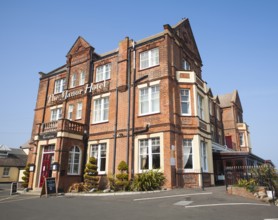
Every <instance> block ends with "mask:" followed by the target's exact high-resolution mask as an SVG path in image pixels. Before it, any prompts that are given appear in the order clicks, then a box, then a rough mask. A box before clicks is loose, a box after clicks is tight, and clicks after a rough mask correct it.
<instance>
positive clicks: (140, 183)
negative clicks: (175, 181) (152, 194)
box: [132, 170, 166, 191]
mask: <svg viewBox="0 0 278 220" xmlns="http://www.w3.org/2000/svg"><path fill="white" fill-rule="evenodd" d="M165 180H166V179H165V176H164V174H163V173H161V172H158V171H152V170H151V171H148V172H144V173H142V174H137V175H136V176H135V178H134V181H133V184H132V188H133V190H137V191H150V190H158V189H161V187H162V186H163V185H164V183H165Z"/></svg>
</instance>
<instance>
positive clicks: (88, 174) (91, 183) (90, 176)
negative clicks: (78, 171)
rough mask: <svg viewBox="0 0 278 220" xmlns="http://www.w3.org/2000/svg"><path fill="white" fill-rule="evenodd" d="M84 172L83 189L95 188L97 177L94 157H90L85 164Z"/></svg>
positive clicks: (96, 186)
mask: <svg viewBox="0 0 278 220" xmlns="http://www.w3.org/2000/svg"><path fill="white" fill-rule="evenodd" d="M84 172H85V173H84V190H85V191H90V190H91V189H97V188H98V181H99V177H98V176H97V175H98V172H97V160H96V158H94V157H90V159H89V163H87V164H86V168H85V170H84Z"/></svg>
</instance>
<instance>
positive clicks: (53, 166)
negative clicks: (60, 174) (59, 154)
mask: <svg viewBox="0 0 278 220" xmlns="http://www.w3.org/2000/svg"><path fill="white" fill-rule="evenodd" d="M51 168H52V171H58V170H59V163H58V162H54V163H53V164H51Z"/></svg>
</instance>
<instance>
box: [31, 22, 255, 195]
mask: <svg viewBox="0 0 278 220" xmlns="http://www.w3.org/2000/svg"><path fill="white" fill-rule="evenodd" d="M201 67H202V60H201V57H200V55H199V52H198V48H197V45H196V42H195V40H194V36H193V33H192V30H191V27H190V24H189V20H188V19H184V20H182V21H181V22H179V23H178V24H177V25H175V26H170V25H164V26H163V31H162V32H160V33H158V34H156V35H153V36H151V37H147V38H145V39H142V40H139V41H136V42H134V41H133V40H131V39H129V38H128V37H126V38H125V39H123V40H122V41H120V42H119V46H118V48H117V49H115V50H113V51H110V52H107V53H105V54H97V53H96V52H95V48H94V47H92V46H91V45H90V44H89V43H88V42H87V41H86V40H85V39H83V38H82V37H78V38H77V40H76V42H75V43H74V44H73V46H72V47H71V49H70V50H69V52H68V54H67V55H66V64H65V65H63V66H61V67H59V68H57V69H55V70H53V71H51V72H49V73H42V72H40V83H39V90H38V96H37V102H36V108H35V116H34V123H33V129H32V141H31V146H32V148H31V149H32V150H31V151H30V154H29V159H28V161H29V163H31V164H33V165H34V166H35V169H34V171H33V172H31V175H30V181H29V187H30V188H33V189H35V188H40V187H41V186H42V183H43V179H44V177H50V176H52V177H55V178H56V182H57V185H58V187H59V188H61V189H64V190H67V189H68V187H69V186H70V185H71V184H73V183H76V182H82V181H83V179H82V176H83V170H84V164H85V163H86V162H87V160H88V158H89V157H91V156H94V157H96V158H97V162H98V172H99V175H100V177H101V178H100V179H101V180H100V181H101V185H102V186H103V187H105V186H106V185H107V177H108V176H109V175H112V174H114V173H116V172H117V165H118V164H119V162H120V161H122V160H124V161H126V162H127V163H128V165H129V174H130V177H133V176H134V175H135V174H138V173H141V172H144V171H146V170H159V171H161V172H163V173H164V174H165V176H166V178H167V182H166V187H168V188H171V187H200V186H201V182H202V180H203V182H204V184H205V185H206V186H211V185H214V184H215V174H214V167H213V150H214V151H218V152H221V151H225V149H226V148H225V146H224V144H225V133H224V130H225V129H224V125H223V121H222V108H221V106H220V101H219V99H218V97H214V96H213V95H212V91H211V89H209V88H208V86H207V83H206V82H205V81H204V79H203V77H202V71H201ZM242 132H245V133H244V135H246V140H248V135H249V133H248V130H247V126H243V127H242V128H241V133H242ZM233 135H235V136H236V135H237V134H236V132H235V134H233ZM233 139H234V137H233ZM244 147H245V148H244V149H249V148H250V146H244ZM201 170H202V171H203V175H201Z"/></svg>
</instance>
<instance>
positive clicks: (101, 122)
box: [92, 120, 109, 125]
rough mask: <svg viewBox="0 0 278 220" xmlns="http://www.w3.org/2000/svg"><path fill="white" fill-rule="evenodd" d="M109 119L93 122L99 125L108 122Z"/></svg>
mask: <svg viewBox="0 0 278 220" xmlns="http://www.w3.org/2000/svg"><path fill="white" fill-rule="evenodd" d="M108 122H109V121H108V120H107V121H100V122H93V123H92V125H99V124H104V123H108Z"/></svg>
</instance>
